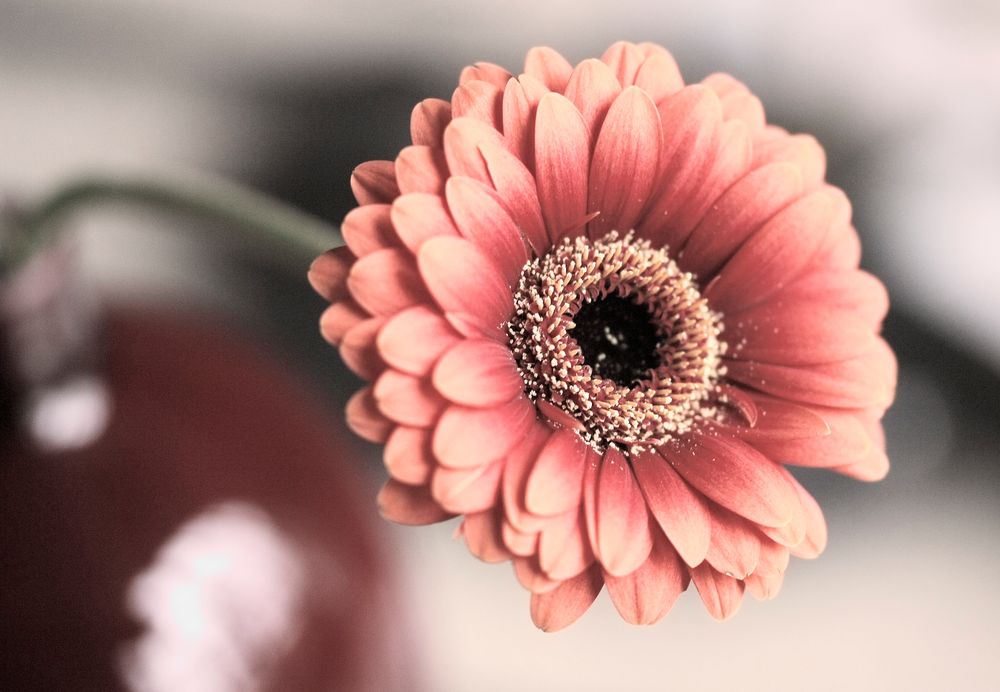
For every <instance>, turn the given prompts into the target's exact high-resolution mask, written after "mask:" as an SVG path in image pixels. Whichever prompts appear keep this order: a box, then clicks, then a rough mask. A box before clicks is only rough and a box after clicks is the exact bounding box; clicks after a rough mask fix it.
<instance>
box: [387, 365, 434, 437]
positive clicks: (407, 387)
mask: <svg viewBox="0 0 1000 692" xmlns="http://www.w3.org/2000/svg"><path fill="white" fill-rule="evenodd" d="M373 391H374V394H375V401H376V403H377V404H378V409H379V411H381V412H382V413H383V414H384V415H386V416H387V417H389V418H391V419H392V420H394V421H396V422H397V423H402V424H403V425H413V426H417V427H422V428H424V427H428V426H430V425H431V424H433V423H434V421H435V420H437V418H438V416H440V415H441V412H442V411H443V410H444V408H445V406H447V402H446V401H445V400H444V399H443V398H442V397H441V395H440V394H438V393H437V392H436V391H435V390H434V387H432V386H431V383H430V382H428V381H427V379H426V378H423V377H414V376H413V375H406V374H403V373H401V372H399V371H397V370H393V369H392V368H389V369H387V370H386V371H385V372H383V373H382V374H381V375H380V376H379V378H378V380H376V381H375V389H374V390H373Z"/></svg>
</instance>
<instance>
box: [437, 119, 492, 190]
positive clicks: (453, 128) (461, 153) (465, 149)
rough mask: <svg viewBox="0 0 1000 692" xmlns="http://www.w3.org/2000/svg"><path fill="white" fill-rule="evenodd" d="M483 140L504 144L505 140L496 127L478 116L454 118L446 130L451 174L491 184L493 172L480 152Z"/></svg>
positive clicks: (447, 153) (445, 143) (445, 149)
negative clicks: (488, 169) (475, 117)
mask: <svg viewBox="0 0 1000 692" xmlns="http://www.w3.org/2000/svg"><path fill="white" fill-rule="evenodd" d="M483 143H489V144H495V145H498V146H503V139H502V138H501V136H500V133H499V132H497V131H496V130H495V129H493V128H492V127H490V126H489V125H487V124H485V123H483V122H481V121H479V120H475V119H474V118H456V119H454V120H452V121H451V122H450V123H449V124H448V127H447V128H445V131H444V156H445V160H446V161H447V162H448V169H449V170H450V171H451V174H452V175H462V176H465V177H468V178H475V179H476V180H478V181H479V182H481V183H485V184H487V185H489V184H490V174H489V171H487V170H486V162H485V161H483V155H482V154H481V153H480V151H479V145H480V144H483Z"/></svg>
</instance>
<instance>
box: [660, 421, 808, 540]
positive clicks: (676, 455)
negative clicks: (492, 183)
mask: <svg viewBox="0 0 1000 692" xmlns="http://www.w3.org/2000/svg"><path fill="white" fill-rule="evenodd" d="M658 451H659V453H660V454H661V455H663V458H665V459H666V460H667V461H669V462H670V463H671V464H673V467H674V468H675V469H676V470H677V472H678V473H680V474H681V476H683V477H684V479H685V480H687V482H688V483H690V484H691V485H693V486H694V487H695V488H697V489H698V490H700V491H701V492H702V493H703V494H704V495H705V496H707V497H708V498H709V499H711V500H714V501H715V502H717V503H718V504H719V505H721V506H723V507H725V508H726V509H729V510H731V511H733V512H736V513H737V514H739V515H740V516H742V517H745V518H747V519H749V520H750V521H754V522H757V523H758V524H762V525H764V526H784V525H785V524H787V523H788V522H789V521H790V520H791V518H792V516H793V514H794V512H795V510H796V508H797V507H798V504H799V501H798V498H797V497H796V494H795V490H794V489H793V488H792V487H791V485H789V483H788V481H787V480H786V479H785V477H784V476H783V475H782V473H781V470H780V468H779V467H778V465H777V464H775V463H774V462H773V461H771V460H770V459H768V458H767V457H765V456H764V455H763V454H761V453H760V452H758V451H757V450H756V449H754V448H753V447H751V446H749V445H747V444H746V443H744V442H740V441H739V440H737V439H735V438H729V437H726V436H724V435H723V434H721V433H718V432H715V431H711V432H709V433H707V434H702V433H695V432H692V433H688V435H686V436H685V437H684V438H683V439H681V440H678V441H674V442H671V443H669V444H666V445H663V446H662V447H660V448H659V450H658Z"/></svg>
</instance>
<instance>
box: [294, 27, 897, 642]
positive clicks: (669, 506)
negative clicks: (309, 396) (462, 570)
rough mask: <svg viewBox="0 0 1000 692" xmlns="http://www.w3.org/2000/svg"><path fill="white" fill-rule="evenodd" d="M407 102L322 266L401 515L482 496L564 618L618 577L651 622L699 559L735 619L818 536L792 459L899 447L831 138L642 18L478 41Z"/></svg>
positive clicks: (481, 509)
mask: <svg viewBox="0 0 1000 692" xmlns="http://www.w3.org/2000/svg"><path fill="white" fill-rule="evenodd" d="M410 126H411V132H412V136H413V145H412V146H409V147H406V148H405V149H403V151H401V152H400V154H399V156H398V157H397V158H396V160H395V161H372V162H369V163H365V164H362V165H361V166H359V167H358V168H357V170H356V171H355V173H354V176H353V178H352V181H351V183H352V186H353V189H354V192H355V195H356V197H357V199H358V202H359V204H360V205H361V206H359V207H358V208H357V209H355V210H353V211H352V212H351V213H349V214H348V215H347V217H346V218H345V219H344V223H343V235H344V239H345V241H346V244H347V245H346V247H343V248H338V249H335V250H331V251H330V252H328V253H326V254H324V255H323V256H321V257H320V258H318V259H317V260H316V262H315V263H314V264H313V267H312V269H311V271H310V279H311V281H312V284H313V286H314V287H315V288H316V290H317V291H319V292H320V293H321V294H322V295H323V296H324V297H326V298H327V299H328V300H330V301H331V303H332V304H331V306H330V307H329V308H328V309H327V311H326V312H325V313H324V315H323V318H322V320H321V329H322V332H323V335H324V336H325V337H326V338H327V339H328V340H329V341H330V342H331V343H332V344H334V345H337V346H339V347H340V353H341V356H342V357H343V359H344V362H346V363H347V364H348V366H350V367H351V369H352V370H354V371H355V372H356V373H357V374H358V375H360V376H361V377H363V378H364V379H366V380H368V381H369V382H371V384H370V385H369V386H367V387H365V388H364V389H362V390H361V391H360V392H358V393H357V394H356V395H355V396H354V397H353V399H352V400H351V402H350V403H349V405H348V408H347V419H348V423H349V424H350V425H351V427H352V428H353V429H354V430H355V431H356V432H357V433H358V434H359V435H361V436H362V437H364V438H366V439H368V440H372V441H374V442H380V443H382V442H384V443H385V445H386V446H385V464H386V467H387V468H388V471H389V475H390V476H391V480H389V481H388V482H387V483H386V485H385V487H384V488H383V489H382V492H381V493H380V495H379V504H380V508H381V510H382V513H383V514H384V515H385V516H386V517H387V518H389V519H391V520H393V521H397V522H400V523H404V524H428V523H432V522H436V521H441V520H443V519H447V518H449V517H451V516H454V515H462V516H463V519H462V523H461V527H460V529H459V531H460V533H461V534H462V535H463V536H464V537H465V540H466V542H467V543H468V546H469V549H470V550H471V551H472V553H473V554H475V555H476V556H478V557H479V558H481V559H483V560H486V561H490V562H501V561H506V560H511V561H512V562H513V565H514V571H515V573H516V575H517V578H518V580H519V581H520V582H521V584H522V585H524V586H525V587H526V588H527V589H528V590H530V591H531V594H532V596H531V614H532V618H533V619H534V621H535V623H536V624H537V625H538V626H539V627H541V628H542V629H545V630H556V629H559V628H561V627H565V626H566V625H568V624H570V623H572V622H573V621H575V620H576V619H577V618H578V617H579V616H580V615H581V614H583V612H584V611H585V610H586V609H587V608H588V607H589V606H590V604H591V603H592V602H593V601H594V599H595V598H596V597H597V595H598V593H599V592H600V590H601V588H602V587H603V586H607V588H608V592H609V594H610V596H611V599H612V601H613V603H614V605H615V607H616V608H617V609H618V611H619V612H620V613H621V615H622V617H624V618H625V619H626V620H628V621H629V622H633V623H643V624H645V623H652V622H656V621H657V620H659V619H660V618H661V617H663V616H664V615H665V614H666V612H667V611H668V610H669V609H670V607H671V605H672V604H673V602H674V601H675V599H676V598H677V597H678V595H679V594H680V593H681V592H682V591H684V590H685V589H686V588H687V586H688V584H689V582H691V581H693V582H694V584H695V587H696V588H697V590H698V593H699V594H700V595H701V598H702V600H703V601H704V603H705V606H706V607H707V609H708V611H709V612H710V613H711V614H712V616H714V617H716V618H718V619H725V618H727V617H729V616H730V615H732V614H733V613H734V612H736V610H737V609H738V608H739V605H740V602H741V600H742V597H743V593H744V590H749V591H750V592H751V593H752V594H753V595H754V596H756V597H758V598H762V599H763V598H772V597H774V596H775V595H776V593H777V592H778V589H779V588H780V586H781V583H782V578H783V574H784V571H785V568H786V566H787V565H788V561H789V555H796V556H799V557H803V558H813V557H816V556H817V555H819V554H820V553H821V552H822V550H823V548H824V546H825V544H826V525H825V522H824V519H823V515H822V513H821V511H820V508H819V506H818V505H817V503H816V501H815V500H814V499H813V498H812V497H811V496H810V495H809V493H808V492H807V491H806V490H805V489H804V488H803V487H802V486H801V485H800V484H799V483H798V482H797V481H796V480H795V478H794V477H793V476H792V475H791V474H790V473H789V472H788V471H787V470H786V469H785V467H784V466H783V464H794V465H801V466H814V467H825V468H830V469H832V470H834V471H838V472H840V473H844V474H848V475H850V476H854V477H857V478H860V479H863V480H877V479H880V478H882V477H883V476H884V475H885V474H886V472H887V471H888V460H887V459H886V456H885V452H884V441H883V436H882V428H881V425H880V423H879V420H880V418H881V416H882V413H883V411H884V410H885V409H886V407H887V406H888V405H889V404H890V402H891V401H892V398H893V392H894V387H895V360H894V356H893V354H892V351H891V350H890V349H889V347H888V346H887V345H886V343H885V342H884V341H883V340H882V339H881V338H880V337H879V336H878V334H879V330H880V326H881V322H882V319H883V317H884V315H885V312H886V310H887V307H888V298H887V295H886V292H885V289H884V288H883V286H882V284H881V283H880V282H879V281H878V280H877V279H875V278H874V277H872V276H871V275H869V274H867V273H865V272H863V271H861V270H860V269H858V261H859V256H860V244H859V241H858V236H857V233H856V232H855V230H854V228H853V227H852V226H851V220H850V219H851V207H850V204H849V202H848V201H847V198H846V197H845V196H844V194H843V192H841V191H840V190H838V189H837V188H835V187H832V186H830V185H828V184H827V183H826V182H824V175H825V159H824V154H823V150H822V149H821V148H820V146H819V144H818V143H817V142H816V140H815V139H813V138H812V137H811V136H809V135H790V134H788V133H787V132H785V131H784V130H782V129H781V128H778V127H775V126H773V125H768V124H766V122H765V119H764V110H763V107H762V106H761V103H760V101H759V100H758V99H757V97H756V96H754V95H753V94H751V93H750V92H749V91H748V90H747V88H746V87H745V86H744V85H743V84H741V83H740V82H738V81H736V80H735V79H733V78H732V77H729V76H727V75H723V74H715V75H712V76H710V77H708V78H706V79H705V80H703V81H702V82H701V83H698V84H692V85H688V86H685V85H684V82H683V81H682V79H681V76H680V73H679V72H678V69H677V66H676V64H675V62H674V60H673V58H672V57H671V55H670V54H669V53H668V52H667V51H665V50H664V49H662V48H660V47H659V46H655V45H652V44H639V45H633V44H630V43H616V44H615V45H613V46H611V48H609V49H608V51H607V52H606V53H605V54H604V56H603V57H602V58H601V59H600V60H584V61H583V62H581V63H580V64H578V65H577V66H576V67H573V66H572V65H570V64H569V63H568V62H567V61H566V60H565V59H564V58H563V57H562V56H560V55H559V54H558V53H556V52H555V51H553V50H551V49H549V48H535V49H532V50H531V51H529V52H528V55H527V58H526V61H525V71H524V74H522V75H520V76H517V77H514V76H512V75H511V74H510V73H508V72H507V71H506V70H504V69H503V68H501V67H498V66H496V65H491V64H485V63H479V64H477V65H474V66H472V67H467V68H466V69H465V70H463V72H462V75H461V79H460V86H459V87H458V89H456V90H455V93H454V94H453V96H452V99H451V101H450V102H448V101H443V100H438V99H428V100H425V101H423V102H421V103H420V104H418V105H417V106H416V108H415V109H414V110H413V117H412V120H411V123H410Z"/></svg>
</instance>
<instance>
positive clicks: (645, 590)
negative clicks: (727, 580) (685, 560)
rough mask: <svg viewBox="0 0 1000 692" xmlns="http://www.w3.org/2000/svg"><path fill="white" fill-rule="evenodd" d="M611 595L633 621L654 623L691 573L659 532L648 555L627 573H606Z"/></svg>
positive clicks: (635, 623)
mask: <svg viewBox="0 0 1000 692" xmlns="http://www.w3.org/2000/svg"><path fill="white" fill-rule="evenodd" d="M604 580H605V583H606V584H607V586H608V595H609V596H611V602H612V603H614V605H615V609H616V610H617V611H618V613H619V614H620V615H621V616H622V617H623V618H624V619H625V621H626V622H629V623H631V624H633V625H652V624H654V623H656V622H659V621H660V620H661V619H663V616H665V615H666V614H667V613H668V612H670V609H671V608H672V607H673V605H674V602H675V601H676V600H677V597H678V596H680V595H681V593H682V592H683V591H684V589H686V588H687V583H688V573H687V570H685V569H684V568H683V567H682V565H681V561H680V560H679V559H678V557H677V553H675V552H674V549H673V548H672V547H671V546H670V543H669V542H668V541H667V540H666V539H665V538H664V537H663V536H662V534H659V532H657V538H656V541H655V543H654V544H653V550H652V552H650V554H649V559H648V560H646V561H645V562H644V563H642V566H641V567H639V569H637V570H635V571H634V572H632V573H631V574H629V575H626V576H624V577H615V576H613V575H610V574H607V575H605V577H604Z"/></svg>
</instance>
